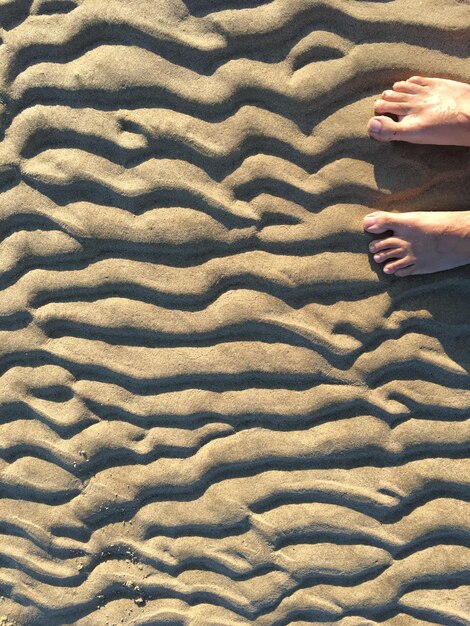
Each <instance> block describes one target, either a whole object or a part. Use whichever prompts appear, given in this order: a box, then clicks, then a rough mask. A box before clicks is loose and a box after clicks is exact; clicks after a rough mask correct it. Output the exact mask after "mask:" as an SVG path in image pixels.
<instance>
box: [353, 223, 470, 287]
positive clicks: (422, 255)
mask: <svg viewBox="0 0 470 626" xmlns="http://www.w3.org/2000/svg"><path fill="white" fill-rule="evenodd" d="M364 230H366V231H367V232H369V233H373V234H380V233H385V232H386V231H389V230H391V231H392V232H393V234H392V235H390V236H389V237H386V238H385V239H376V240H374V241H372V242H371V243H370V245H369V249H370V251H371V252H373V253H374V261H377V263H383V262H384V261H389V262H388V263H386V264H385V266H384V268H383V270H384V272H386V273H387V274H395V276H409V275H410V274H430V273H431V272H440V271H442V270H449V269H451V268H453V267H459V266H460V265H466V264H467V263H470V211H448V212H446V211H443V212H441V211H429V212H427V211H419V212H416V213H411V212H410V213H402V214H400V213H386V212H385V211H377V212H376V213H371V214H370V215H366V217H365V218H364Z"/></svg>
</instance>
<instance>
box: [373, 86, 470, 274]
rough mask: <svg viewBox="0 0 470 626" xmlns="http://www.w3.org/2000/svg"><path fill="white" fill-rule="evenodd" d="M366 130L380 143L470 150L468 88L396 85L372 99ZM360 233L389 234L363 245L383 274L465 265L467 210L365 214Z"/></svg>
mask: <svg viewBox="0 0 470 626" xmlns="http://www.w3.org/2000/svg"><path fill="white" fill-rule="evenodd" d="M386 113H390V114H393V115H395V116H396V118H397V121H395V120H394V119H391V118H390V117H388V116H387V115H384V114H386ZM367 130H368V132H369V135H370V136H371V137H372V138H373V139H376V140H377V141H382V142H388V141H407V142H410V143H419V144H435V145H452V146H470V85H467V84H465V83H459V82H457V81H454V80H447V79H443V78H425V77H422V76H413V77H411V78H409V79H408V80H405V81H400V82H397V83H395V84H394V85H393V88H392V89H390V90H387V91H384V92H383V93H382V95H381V97H380V98H379V99H378V100H376V102H375V115H374V117H372V118H371V119H370V120H369V124H368V127H367ZM364 229H365V230H366V231H367V232H369V233H372V234H377V235H378V234H382V233H385V232H387V231H391V234H390V235H389V236H387V237H385V238H383V239H376V240H374V241H372V242H371V243H370V245H369V249H370V251H371V252H372V254H373V258H374V261H376V262H377V263H383V264H384V265H383V271H384V272H385V273H386V274H393V275H395V276H410V275H411V274H430V273H431V272H440V271H443V270H448V269H452V268H454V267H459V266H461V265H466V264H467V263H470V211H419V212H410V213H402V214H398V213H387V212H385V211H376V212H374V213H370V214H369V215H366V217H365V218H364Z"/></svg>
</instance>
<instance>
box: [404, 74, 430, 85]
mask: <svg viewBox="0 0 470 626" xmlns="http://www.w3.org/2000/svg"><path fill="white" fill-rule="evenodd" d="M431 80H432V79H431V78H426V77H425V76H411V78H408V80H407V81H406V82H407V83H409V84H411V85H418V86H420V87H427V86H428V85H430V84H431Z"/></svg>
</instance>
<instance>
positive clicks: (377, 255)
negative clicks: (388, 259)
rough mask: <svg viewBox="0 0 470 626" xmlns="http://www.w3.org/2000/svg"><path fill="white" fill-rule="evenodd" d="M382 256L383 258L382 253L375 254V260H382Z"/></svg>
mask: <svg viewBox="0 0 470 626" xmlns="http://www.w3.org/2000/svg"><path fill="white" fill-rule="evenodd" d="M381 258H382V255H381V254H374V261H377V263H378V262H379V261H380V259H381Z"/></svg>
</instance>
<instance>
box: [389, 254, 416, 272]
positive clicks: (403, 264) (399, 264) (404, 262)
mask: <svg viewBox="0 0 470 626" xmlns="http://www.w3.org/2000/svg"><path fill="white" fill-rule="evenodd" d="M412 264H413V259H412V258H411V257H410V256H408V255H406V256H404V257H402V258H401V259H397V260H396V261H392V262H391V263H387V264H386V265H385V266H384V272H385V273H386V274H395V273H396V272H397V271H398V270H400V272H401V271H402V270H405V268H406V269H408V267H409V266H411V265H412Z"/></svg>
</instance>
